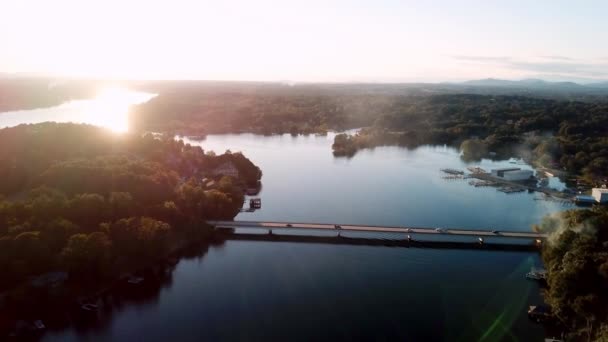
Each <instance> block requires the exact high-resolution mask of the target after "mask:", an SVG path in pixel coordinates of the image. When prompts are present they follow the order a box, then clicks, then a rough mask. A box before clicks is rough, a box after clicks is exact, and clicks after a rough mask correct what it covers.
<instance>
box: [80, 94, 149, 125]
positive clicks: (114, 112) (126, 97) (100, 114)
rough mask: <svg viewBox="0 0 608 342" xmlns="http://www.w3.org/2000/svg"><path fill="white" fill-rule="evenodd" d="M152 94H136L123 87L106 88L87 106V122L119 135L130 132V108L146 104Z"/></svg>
mask: <svg viewBox="0 0 608 342" xmlns="http://www.w3.org/2000/svg"><path fill="white" fill-rule="evenodd" d="M149 98H150V94H144V93H139V92H134V91H131V90H128V89H125V88H121V87H116V86H112V87H106V88H103V89H101V90H100V91H99V93H98V95H97V96H96V97H95V99H94V100H92V101H90V102H89V103H88V104H87V107H88V108H87V110H86V113H87V116H88V119H87V120H86V121H87V122H89V123H91V124H94V125H98V126H103V127H106V128H109V129H111V130H112V131H114V132H117V133H124V132H127V131H128V130H129V107H130V106H131V105H134V104H138V103H141V102H144V101H146V100H148V99H149Z"/></svg>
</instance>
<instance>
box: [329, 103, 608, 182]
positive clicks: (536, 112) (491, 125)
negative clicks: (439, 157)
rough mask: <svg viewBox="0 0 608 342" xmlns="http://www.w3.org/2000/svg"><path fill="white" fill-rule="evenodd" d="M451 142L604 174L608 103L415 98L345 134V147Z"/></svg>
mask: <svg viewBox="0 0 608 342" xmlns="http://www.w3.org/2000/svg"><path fill="white" fill-rule="evenodd" d="M420 144H452V145H456V146H460V145H461V144H462V147H463V149H464V153H465V155H469V156H470V157H471V158H479V157H485V156H486V155H487V153H488V152H495V153H497V155H499V156H501V155H504V156H514V155H516V156H520V157H524V158H527V159H529V160H534V161H536V162H537V163H538V164H541V165H543V166H548V167H555V168H562V169H565V170H567V171H570V172H572V173H581V174H584V175H585V176H587V177H588V178H589V179H590V180H591V181H595V182H599V181H602V180H603V179H604V177H605V170H607V169H608V103H605V102H597V103H589V102H563V101H555V100H547V99H539V98H528V97H521V96H482V95H437V96H430V97H426V98H416V99H414V98H412V99H411V101H410V102H409V103H408V104H407V105H406V104H404V105H403V106H401V107H400V108H399V109H398V110H396V111H394V112H392V113H384V114H382V115H380V116H378V117H377V118H376V119H375V122H374V124H373V125H372V126H371V127H369V128H367V129H364V130H362V131H361V132H360V133H359V134H357V135H355V136H352V137H346V136H344V135H339V136H337V137H336V140H335V143H334V152H335V153H336V154H338V155H340V154H342V155H349V154H350V155H352V154H353V153H355V152H356V151H357V150H359V149H362V148H369V147H375V146H382V145H402V146H417V145H420Z"/></svg>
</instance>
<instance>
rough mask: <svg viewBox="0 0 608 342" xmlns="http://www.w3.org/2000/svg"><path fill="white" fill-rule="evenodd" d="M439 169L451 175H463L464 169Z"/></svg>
mask: <svg viewBox="0 0 608 342" xmlns="http://www.w3.org/2000/svg"><path fill="white" fill-rule="evenodd" d="M441 171H443V172H445V173H449V174H451V175H464V171H461V170H456V169H441Z"/></svg>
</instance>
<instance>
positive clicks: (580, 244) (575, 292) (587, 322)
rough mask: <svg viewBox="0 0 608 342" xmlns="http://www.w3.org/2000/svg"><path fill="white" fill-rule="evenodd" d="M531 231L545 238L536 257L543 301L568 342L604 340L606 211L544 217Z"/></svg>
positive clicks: (607, 333)
mask: <svg viewBox="0 0 608 342" xmlns="http://www.w3.org/2000/svg"><path fill="white" fill-rule="evenodd" d="M536 229H537V230H539V231H543V232H548V233H550V234H551V237H550V238H549V239H548V243H547V244H545V246H544V248H543V251H542V259H543V262H544V264H545V267H546V268H547V271H548V277H547V285H548V287H547V289H546V291H545V293H544V294H545V301H546V302H547V304H549V305H550V306H551V309H552V314H553V315H554V317H555V318H556V319H557V321H558V323H560V324H561V325H562V326H563V327H564V328H565V330H566V331H567V332H568V339H567V340H568V341H571V340H572V341H607V340H608V208H606V207H595V208H593V209H591V210H570V211H566V212H562V213H558V214H554V215H553V216H549V217H546V218H545V219H544V220H543V222H542V223H541V225H540V226H537V227H536Z"/></svg>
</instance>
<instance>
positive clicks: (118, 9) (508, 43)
mask: <svg viewBox="0 0 608 342" xmlns="http://www.w3.org/2000/svg"><path fill="white" fill-rule="evenodd" d="M606 13H608V1H605V0H598V1H594V0H580V1H570V0H568V1H566V0H535V1H529V0H527V1H520V0H509V1H494V0H483V1H473V0H454V1H447V0H446V1H437V0H425V1H409V0H344V1H342V0H335V1H334V0H306V1H290V0H281V1H271V0H255V1H254V0H216V1H207V0H146V1H138V0H132V1H129V0H103V1H97V0H88V1H84V0H53V1H48V0H38V1H36V0H1V1H0V72H7V73H43V74H52V75H57V76H69V77H98V78H119V79H120V78H122V79H125V78H126V79H212V80H259V81H279V80H290V81H318V82H442V81H462V80H468V79H479V78H490V77H491V78H504V79H522V78H544V79H548V80H574V81H593V80H607V79H608V45H607V44H606V42H608V20H606Z"/></svg>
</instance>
